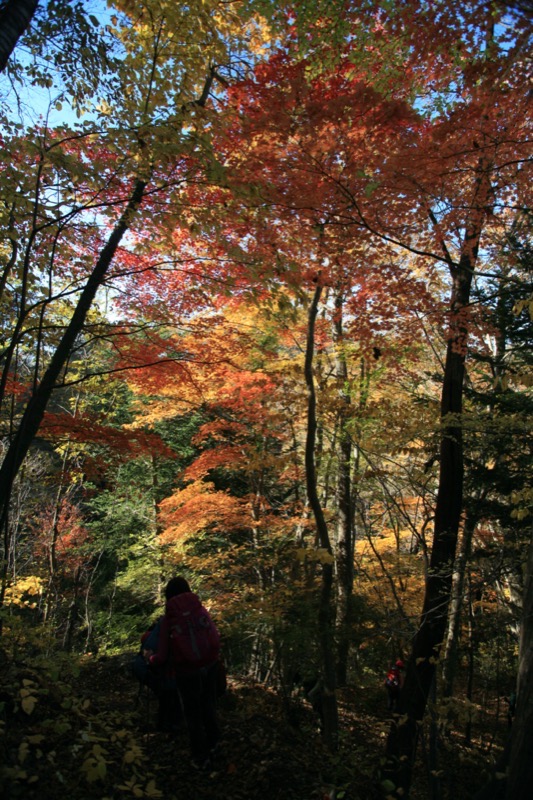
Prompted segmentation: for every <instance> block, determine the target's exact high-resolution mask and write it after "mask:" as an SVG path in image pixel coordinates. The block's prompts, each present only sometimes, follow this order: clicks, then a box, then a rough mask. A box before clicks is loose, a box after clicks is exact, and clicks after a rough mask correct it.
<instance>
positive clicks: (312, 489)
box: [304, 285, 339, 750]
mask: <svg viewBox="0 0 533 800" xmlns="http://www.w3.org/2000/svg"><path fill="white" fill-rule="evenodd" d="M321 294H322V287H321V286H320V285H318V286H317V288H316V290H315V293H314V296H313V300H312V302H311V307H310V309H309V326H308V331H307V346H306V352H305V367H304V370H305V381H306V384H307V391H308V404H307V437H306V443H305V476H306V483H307V495H308V498H309V505H310V506H311V509H312V511H313V514H314V517H315V523H316V527H317V536H318V542H319V544H320V547H321V548H322V549H323V550H324V551H325V554H326V556H327V557H326V558H324V559H323V560H322V588H321V592H320V603H319V610H318V626H319V641H320V655H321V660H322V665H321V666H322V714H323V730H322V733H323V736H324V741H325V742H326V744H327V745H328V747H330V748H331V749H332V750H334V749H336V747H337V739H338V732H339V719H338V708H337V695H336V676H335V655H334V641H333V608H332V595H333V552H332V548H331V543H330V540H329V533H328V527H327V523H326V520H325V517H324V512H323V510H322V506H321V504H320V500H319V497H318V490H317V480H316V467H315V443H316V430H317V420H316V393H315V383H314V376H313V354H314V342H315V322H316V317H317V311H318V304H319V302H320V296H321Z"/></svg>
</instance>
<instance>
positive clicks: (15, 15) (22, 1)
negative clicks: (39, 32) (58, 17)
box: [0, 0, 39, 71]
mask: <svg viewBox="0 0 533 800" xmlns="http://www.w3.org/2000/svg"><path fill="white" fill-rule="evenodd" d="M38 5H39V0H7V2H6V3H5V4H4V7H3V8H2V10H1V11H0V71H3V70H4V69H5V68H6V65H7V62H8V60H9V56H10V55H11V53H12V52H13V50H14V49H15V46H16V44H17V42H18V40H19V39H20V37H21V36H22V34H23V33H24V31H25V30H26V28H27V27H28V25H29V24H30V22H31V20H32V18H33V15H34V14H35V12H36V10H37V6H38Z"/></svg>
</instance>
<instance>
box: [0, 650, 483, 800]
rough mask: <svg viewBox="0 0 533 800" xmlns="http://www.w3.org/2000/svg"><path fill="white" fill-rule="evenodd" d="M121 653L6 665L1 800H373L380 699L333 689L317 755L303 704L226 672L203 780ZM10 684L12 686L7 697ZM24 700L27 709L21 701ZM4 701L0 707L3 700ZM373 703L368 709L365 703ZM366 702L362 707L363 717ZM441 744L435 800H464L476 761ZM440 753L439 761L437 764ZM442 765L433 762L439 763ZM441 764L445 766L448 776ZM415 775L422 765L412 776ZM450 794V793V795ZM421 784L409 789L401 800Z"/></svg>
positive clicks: (183, 740)
mask: <svg viewBox="0 0 533 800" xmlns="http://www.w3.org/2000/svg"><path fill="white" fill-rule="evenodd" d="M127 663H128V659H127V658H125V657H120V656H117V657H106V658H103V659H99V660H95V659H93V658H90V659H86V660H85V661H84V662H82V667H81V669H80V670H79V671H75V672H74V673H73V674H72V675H71V676H68V669H67V668H66V667H64V666H62V667H59V670H58V671H57V668H56V672H55V673H54V671H53V670H52V672H50V665H48V666H46V667H45V668H41V667H40V666H37V665H32V666H29V665H28V662H27V661H26V662H25V663H22V664H20V663H19V664H18V665H17V666H15V665H14V664H13V662H11V664H10V665H9V668H8V670H7V672H8V681H7V683H6V688H7V691H6V692H2V695H3V698H4V709H3V716H4V720H3V722H2V729H1V730H2V736H1V739H0V741H1V742H2V745H1V746H2V750H3V752H2V762H3V763H4V764H5V765H6V766H3V767H1V768H0V777H1V778H2V786H3V791H4V794H3V795H2V796H3V797H4V798H6V800H11V799H12V798H13V800H15V798H24V800H37V799H38V798H40V799H41V800H55V799H56V798H57V797H60V796H64V795H65V796H67V797H68V798H69V800H119V799H122V798H124V800H127V798H162V800H189V799H190V800H373V798H375V797H377V796H378V795H377V794H376V790H375V784H374V781H373V778H374V776H375V770H376V767H377V765H378V763H379V754H380V752H382V750H383V744H384V737H385V736H386V731H387V727H388V719H387V715H386V712H385V698H384V697H382V696H381V693H380V692H379V690H378V691H377V692H376V693H375V696H373V697H372V696H370V694H366V695H365V694H363V693H362V692H361V691H359V692H356V690H354V689H351V690H345V691H344V692H341V694H340V717H341V730H342V734H341V740H340V746H339V751H338V752H337V753H336V754H334V755H333V754H331V753H330V752H329V751H328V750H327V749H326V748H324V746H323V744H322V741H321V738H320V734H319V730H318V726H317V719H316V716H315V714H314V712H313V711H312V709H311V707H310V706H309V705H308V704H307V703H304V702H302V701H301V700H296V699H293V700H291V702H290V705H289V712H290V716H291V724H289V722H288V721H287V713H286V712H287V706H285V708H284V707H283V703H282V701H281V698H280V696H279V694H277V693H276V692H274V691H272V690H270V689H268V688H267V687H265V686H263V685H261V684H257V683H254V682H252V681H249V680H244V679H237V678H235V677H231V676H230V677H229V686H228V691H227V693H226V695H224V697H222V698H221V700H220V709H219V714H220V723H221V728H222V737H223V747H222V748H221V752H220V754H219V755H217V758H216V760H215V761H214V762H213V765H212V769H211V770H210V771H208V772H205V773H199V772H197V771H195V770H194V769H193V768H192V767H191V764H190V757H189V751H188V744H187V736H186V732H185V731H184V730H181V731H180V732H178V733H177V734H174V735H172V736H170V735H169V734H164V733H159V732H157V731H156V730H155V724H154V722H155V712H156V703H155V700H154V698H153V696H152V695H150V693H149V692H148V691H147V690H143V692H142V693H141V694H140V695H139V692H138V684H137V683H136V681H135V680H134V679H132V678H131V677H130V675H129V673H128V669H127ZM15 687H22V688H19V689H18V698H17V702H15V703H12V702H10V699H15V698H16V691H17V690H15ZM28 699H29V700H30V702H29V703H28V702H27V701H28ZM6 700H7V702H6ZM376 701H377V703H376ZM372 706H374V709H373V712H372ZM463 756H464V754H461V753H460V752H459V748H458V747H457V746H455V747H454V748H453V759H454V762H455V763H454V764H453V765H451V764H450V765H449V767H448V769H445V772H446V773H447V774H448V778H447V781H448V782H449V781H450V779H451V780H452V782H453V784H454V786H453V787H451V786H449V787H448V789H449V792H446V793H445V795H444V796H446V797H452V796H453V797H454V798H455V800H462V799H463V798H465V800H466V798H469V797H471V791H469V787H470V788H471V789H472V788H474V787H476V786H479V778H480V767H481V764H482V762H481V761H480V760H479V758H477V759H476V757H475V754H474V753H473V752H471V753H470V755H469V756H468V757H467V758H463ZM450 757H451V756H450V754H448V756H447V757H446V758H447V759H449V758H450ZM443 760H444V758H443ZM450 767H451V769H450ZM420 773H421V774H422V775H423V774H424V769H423V768H422V769H421V770H420ZM452 789H453V793H452ZM426 797H427V789H426V788H424V787H423V786H422V785H420V786H419V787H418V788H417V786H415V787H413V793H412V798H413V800H426Z"/></svg>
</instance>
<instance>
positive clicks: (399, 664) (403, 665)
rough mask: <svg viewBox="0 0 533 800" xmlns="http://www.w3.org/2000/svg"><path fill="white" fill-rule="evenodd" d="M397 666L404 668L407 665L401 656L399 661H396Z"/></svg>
mask: <svg viewBox="0 0 533 800" xmlns="http://www.w3.org/2000/svg"><path fill="white" fill-rule="evenodd" d="M396 666H397V667H398V669H403V668H404V667H405V664H404V663H403V661H402V659H401V658H399V659H398V661H397V662H396Z"/></svg>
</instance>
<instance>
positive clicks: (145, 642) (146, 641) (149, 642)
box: [130, 620, 161, 685]
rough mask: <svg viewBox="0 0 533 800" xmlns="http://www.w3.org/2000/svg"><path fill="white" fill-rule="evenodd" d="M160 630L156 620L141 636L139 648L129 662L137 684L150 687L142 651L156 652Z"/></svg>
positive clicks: (158, 621) (150, 674) (149, 678)
mask: <svg viewBox="0 0 533 800" xmlns="http://www.w3.org/2000/svg"><path fill="white" fill-rule="evenodd" d="M160 630H161V621H160V620H157V622H154V623H153V625H150V627H149V628H148V630H147V631H146V633H144V634H143V635H142V636H141V647H140V650H139V652H138V653H137V655H136V656H135V658H134V659H133V661H132V662H131V665H130V669H131V673H132V675H133V677H134V678H137V680H138V681H139V683H141V684H143V685H150V684H151V683H152V680H151V676H152V672H151V670H150V667H149V666H148V664H147V663H146V660H145V658H144V651H145V650H151V651H152V652H154V653H155V652H156V651H157V647H158V644H159V633H160Z"/></svg>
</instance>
